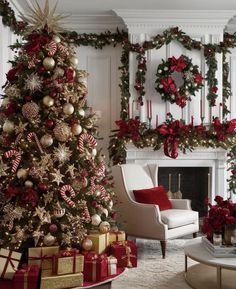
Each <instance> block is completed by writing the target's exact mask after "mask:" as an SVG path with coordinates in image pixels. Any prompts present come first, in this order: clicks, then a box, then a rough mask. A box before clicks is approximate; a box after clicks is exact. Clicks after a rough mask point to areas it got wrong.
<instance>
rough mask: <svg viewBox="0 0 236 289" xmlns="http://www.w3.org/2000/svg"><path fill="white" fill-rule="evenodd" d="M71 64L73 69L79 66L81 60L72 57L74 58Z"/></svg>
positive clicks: (71, 59)
mask: <svg viewBox="0 0 236 289" xmlns="http://www.w3.org/2000/svg"><path fill="white" fill-rule="evenodd" d="M70 63H71V65H72V66H73V67H76V66H77V65H78V64H79V60H78V58H77V57H75V56H72V57H71V58H70Z"/></svg>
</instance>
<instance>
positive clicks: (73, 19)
mask: <svg viewBox="0 0 236 289" xmlns="http://www.w3.org/2000/svg"><path fill="white" fill-rule="evenodd" d="M63 26H64V27H65V28H66V29H68V30H74V31H76V32H79V33H96V32H104V31H107V30H109V31H111V32H113V31H116V29H117V28H119V29H120V30H122V29H126V26H125V24H124V22H123V21H122V19H121V18H120V17H119V16H117V15H116V14H114V13H113V12H108V13H102V14H97V13H96V14H77V15H75V14H73V15H70V16H68V17H67V18H66V19H65V21H64V25H63Z"/></svg>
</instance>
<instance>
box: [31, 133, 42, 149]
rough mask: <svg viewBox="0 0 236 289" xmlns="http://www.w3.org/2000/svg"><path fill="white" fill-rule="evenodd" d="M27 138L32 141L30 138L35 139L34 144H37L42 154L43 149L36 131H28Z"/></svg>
mask: <svg viewBox="0 0 236 289" xmlns="http://www.w3.org/2000/svg"><path fill="white" fill-rule="evenodd" d="M27 140H28V141H29V142H32V140H35V142H36V144H37V146H38V148H39V151H40V152H41V154H43V149H42V146H41V143H40V141H39V139H38V137H37V135H36V133H34V132H30V133H29V134H28V135H27Z"/></svg>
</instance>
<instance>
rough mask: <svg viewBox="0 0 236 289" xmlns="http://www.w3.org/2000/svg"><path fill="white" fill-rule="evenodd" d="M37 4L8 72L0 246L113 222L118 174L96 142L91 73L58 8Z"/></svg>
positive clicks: (80, 235) (61, 237)
mask: <svg viewBox="0 0 236 289" xmlns="http://www.w3.org/2000/svg"><path fill="white" fill-rule="evenodd" d="M54 12H55V7H54V8H53V9H52V10H51V11H50V9H49V4H48V1H46V3H45V6H44V8H43V9H42V8H40V6H39V5H38V4H36V5H35V7H34V8H33V9H31V12H30V15H28V16H24V17H23V18H24V20H26V21H27V22H28V23H29V25H28V30H27V33H26V34H25V36H24V37H23V40H22V42H21V43H17V44H16V45H14V47H13V48H14V49H17V53H16V55H15V58H14V60H13V61H11V64H12V68H11V69H10V70H9V71H8V73H7V81H6V84H5V85H4V95H3V100H2V105H1V108H0V113H1V136H0V208H1V210H0V217H1V218H0V242H1V243H0V247H5V248H10V249H15V250H17V249H18V250H20V251H22V252H24V251H25V250H26V249H27V248H28V247H30V246H51V245H59V246H61V247H63V246H64V247H68V246H69V247H72V246H79V244H80V245H81V241H82V240H84V238H85V236H86V234H87V232H88V230H89V229H94V228H96V229H100V231H102V232H106V231H107V230H108V229H109V226H111V225H112V224H113V223H112V222H114V221H113V218H112V217H114V211H113V201H112V198H113V195H114V193H113V190H112V178H111V175H110V173H109V170H108V169H107V168H106V165H105V161H104V158H103V156H102V155H101V151H97V150H96V146H97V141H96V136H97V128H96V115H95V114H94V113H93V112H92V111H91V109H89V108H88V107H87V101H86V98H87V88H86V85H85V82H84V81H83V78H84V77H86V76H87V75H86V73H85V72H84V71H81V70H79V69H78V59H77V58H76V53H75V49H74V47H73V41H71V39H70V38H69V37H68V35H69V34H68V33H62V32H61V30H60V27H59V25H58V23H59V21H60V20H61V18H62V17H61V16H60V15H54Z"/></svg>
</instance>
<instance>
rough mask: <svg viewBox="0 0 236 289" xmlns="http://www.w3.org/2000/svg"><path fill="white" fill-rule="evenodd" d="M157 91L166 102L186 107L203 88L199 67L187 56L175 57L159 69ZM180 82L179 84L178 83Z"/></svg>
mask: <svg viewBox="0 0 236 289" xmlns="http://www.w3.org/2000/svg"><path fill="white" fill-rule="evenodd" d="M156 76H157V79H156V84H157V86H156V88H155V89H156V91H157V92H159V93H160V95H161V98H162V99H163V100H164V101H169V102H170V103H176V104H177V105H179V106H180V107H184V106H185V105H186V103H187V101H191V96H192V95H195V93H196V92H197V91H198V90H199V89H200V88H201V87H202V86H203V84H202V81H203V77H202V75H201V73H200V72H199V71H198V66H197V65H193V64H192V62H191V59H190V58H188V57H187V56H185V55H181V56H180V57H179V58H175V57H174V56H172V57H170V58H168V60H167V61H164V60H162V63H161V64H160V65H159V66H158V67H157V73H156ZM177 82H179V84H178V83H177Z"/></svg>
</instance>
